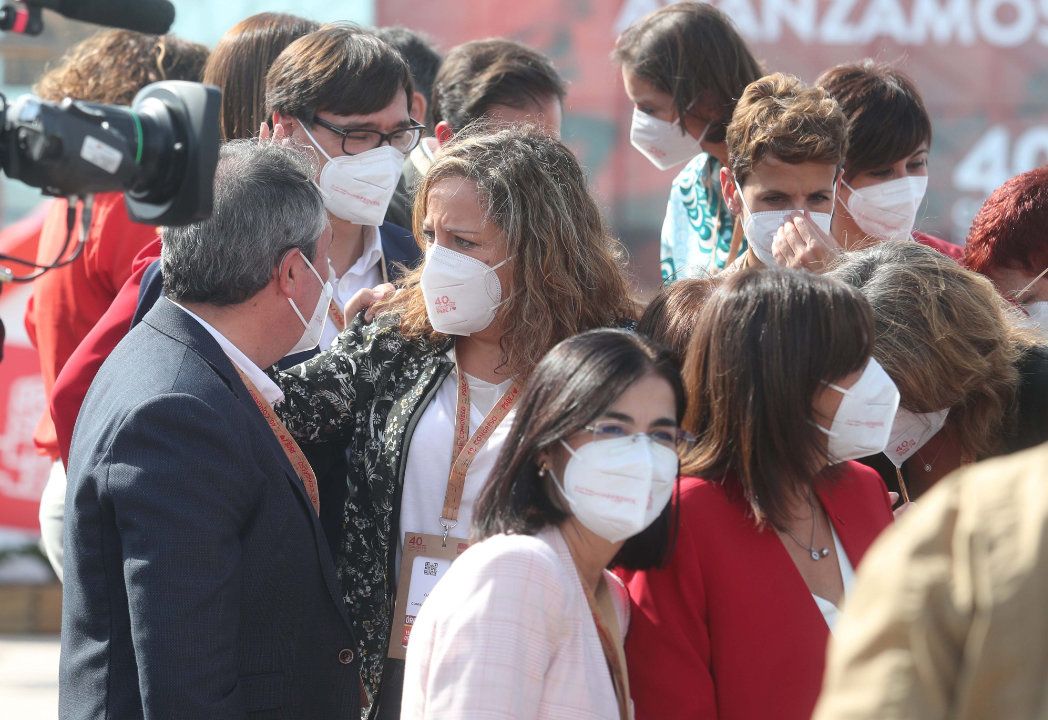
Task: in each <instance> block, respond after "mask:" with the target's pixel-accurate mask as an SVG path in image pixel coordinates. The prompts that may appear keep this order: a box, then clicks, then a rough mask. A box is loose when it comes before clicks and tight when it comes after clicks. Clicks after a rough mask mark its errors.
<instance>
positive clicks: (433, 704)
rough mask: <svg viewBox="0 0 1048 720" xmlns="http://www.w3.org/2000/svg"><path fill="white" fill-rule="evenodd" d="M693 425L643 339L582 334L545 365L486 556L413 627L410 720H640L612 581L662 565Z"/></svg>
mask: <svg viewBox="0 0 1048 720" xmlns="http://www.w3.org/2000/svg"><path fill="white" fill-rule="evenodd" d="M683 409H684V389H683V387H682V385H681V381H680V375H679V373H678V371H677V365H676V363H675V361H674V360H673V359H672V358H671V356H670V355H669V354H668V353H667V352H666V351H664V350H660V349H657V348H656V347H655V346H653V345H651V344H650V343H649V342H648V341H646V340H644V339H642V338H641V336H639V335H636V334H633V333H629V332H626V331H621V330H595V331H591V332H588V333H583V334H582V335H579V336H576V337H574V338H571V339H568V340H565V341H563V342H561V343H560V344H559V345H557V346H556V347H555V348H553V350H552V351H551V352H550V353H549V355H547V356H546V357H545V359H543V360H542V362H540V363H539V364H538V366H537V367H536V368H535V370H534V372H533V373H532V375H531V379H530V380H529V382H528V385H527V387H526V388H525V390H524V394H523V395H522V397H521V399H520V407H519V410H518V413H517V417H516V419H515V420H514V423H513V427H512V428H511V430H510V433H509V436H508V437H507V438H506V440H505V442H504V443H503V448H502V452H501V454H500V455H499V458H498V461H497V462H496V464H495V468H494V470H493V471H492V473H491V477H490V479H489V481H488V484H487V486H486V488H485V490H484V492H483V494H482V495H481V497H480V499H479V501H478V502H477V506H476V509H475V511H474V515H473V540H474V541H475V544H474V545H473V546H472V547H471V548H470V549H469V550H467V551H466V552H465V553H464V554H463V555H462V556H461V557H460V558H459V559H458V560H457V561H456V563H455V565H453V566H452V567H451V568H450V569H449V570H448V572H447V574H446V575H444V576H443V577H442V578H441V579H440V582H439V583H438V584H437V586H436V588H435V589H434V590H433V591H432V592H431V593H430V595H429V597H428V598H427V599H426V601H425V605H424V606H423V607H422V611H421V613H420V614H419V615H418V617H417V618H416V620H415V623H414V626H413V627H412V630H411V645H410V646H409V649H408V662H407V672H406V679H405V684H404V710H403V715H402V717H404V718H472V717H500V718H540V717H582V716H585V717H603V718H613V717H619V718H630V717H632V712H631V703H630V699H629V698H630V692H629V682H628V679H627V677H626V672H625V659H624V657H623V651H622V637H623V635H624V634H625V631H626V625H627V623H628V617H629V616H628V610H627V606H628V600H627V597H626V592H625V588H624V587H623V585H622V583H621V581H619V580H618V579H617V578H616V577H615V576H614V575H612V574H611V573H610V572H608V570H607V567H608V566H609V565H611V564H617V565H620V566H622V567H626V568H633V569H641V568H648V567H653V566H654V565H656V564H658V563H659V561H660V560H661V559H662V556H663V555H664V553H665V552H666V548H667V544H668V542H669V537H670V516H669V509H668V505H667V504H668V502H669V499H670V495H671V494H672V492H673V487H674V485H675V482H676V478H677V465H678V455H677V452H678V450H679V449H681V448H682V447H683V446H684V444H685V441H686V437H687V436H686V435H685V434H684V433H683V432H682V431H681V430H680V428H679V427H678V423H679V421H680V418H681V414H682V412H683ZM580 712H582V713H584V715H580V714H579V713H580Z"/></svg>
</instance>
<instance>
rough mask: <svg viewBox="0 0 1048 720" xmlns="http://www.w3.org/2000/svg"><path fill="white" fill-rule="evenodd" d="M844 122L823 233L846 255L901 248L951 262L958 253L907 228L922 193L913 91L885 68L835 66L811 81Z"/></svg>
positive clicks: (920, 137)
mask: <svg viewBox="0 0 1048 720" xmlns="http://www.w3.org/2000/svg"><path fill="white" fill-rule="evenodd" d="M815 84H816V85H818V86H819V87H822V88H824V89H825V90H826V91H827V92H828V93H829V94H830V96H831V97H833V99H835V100H836V101H837V103H838V104H839V105H840V107H841V110H843V111H844V115H845V117H847V119H848V154H847V156H846V157H845V159H844V179H843V182H841V187H840V189H839V190H838V191H837V207H836V208H835V211H834V215H833V225H832V227H831V230H832V234H833V237H834V238H835V239H836V240H837V242H838V243H840V245H841V247H843V248H844V249H846V250H857V249H860V248H863V247H867V246H868V245H870V244H872V243H875V242H880V241H883V240H908V239H910V238H911V237H912V238H913V239H914V240H916V241H917V242H919V243H921V244H923V245H927V246H928V247H931V248H934V249H935V250H938V251H939V252H941V253H943V254H944V255H949V256H950V257H952V258H954V259H955V260H958V259H960V257H961V248H960V247H959V246H957V245H954V244H953V243H951V242H948V241H946V240H943V239H941V238H937V237H935V236H934V235H929V234H928V233H924V232H919V231H917V230H916V229H915V225H916V224H917V221H918V220H919V217H918V210H919V209H920V206H921V203H922V201H923V200H924V194H925V190H926V189H927V187H928V153H929V151H930V149H931V142H932V123H931V118H930V117H929V116H928V111H927V110H926V109H925V107H924V100H923V99H922V98H921V94H920V92H919V91H918V90H917V86H916V85H914V83H913V81H912V80H910V78H908V77H907V76H906V75H905V74H904V73H902V72H901V71H899V70H898V69H896V68H894V67H892V66H891V65H888V64H885V63H878V62H874V61H873V60H863V61H862V62H858V63H851V64H846V65H838V66H836V67H834V68H831V69H829V70H827V71H826V72H824V73H823V74H822V75H820V76H819V78H818V79H817V80H816V81H815Z"/></svg>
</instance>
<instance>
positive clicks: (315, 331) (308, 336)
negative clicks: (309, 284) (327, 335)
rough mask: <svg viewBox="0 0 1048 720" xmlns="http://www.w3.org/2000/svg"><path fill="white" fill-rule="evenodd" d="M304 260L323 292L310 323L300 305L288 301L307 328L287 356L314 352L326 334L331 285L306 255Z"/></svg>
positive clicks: (289, 299)
mask: <svg viewBox="0 0 1048 720" xmlns="http://www.w3.org/2000/svg"><path fill="white" fill-rule="evenodd" d="M302 259H303V260H304V261H305V263H306V265H308V266H309V269H310V270H311V271H312V272H313V275H315V276H316V278H317V282H319V283H320V284H321V286H322V290H321V291H320V297H319V298H317V306H316V308H314V309H313V315H312V316H310V318H309V321H308V322H307V321H306V318H305V316H304V315H303V314H302V311H301V310H299V309H298V305H296V304H295V301H294V300H292V299H291V298H288V299H287V301H288V302H289V303H290V304H291V309H292V310H294V311H295V314H296V315H298V319H299V320H301V321H302V325H303V327H305V330H304V331H303V332H302V337H300V338H299V339H298V342H297V343H295V346H294V347H293V348H291V349H290V350H288V351H287V355H294V354H295V353H300V352H303V351H305V350H312V349H313V348H315V347H316V346H317V345H319V344H320V336H321V335H322V334H323V333H324V323H325V322H326V321H327V315H328V306H329V305H330V304H331V293H332V289H331V283H330V282H324V280H323V279H321V277H320V273H318V272H317V269H316V268H315V267H313V263H311V262H310V261H309V259H308V258H307V257H306V256H305V255H302ZM287 355H285V357H287Z"/></svg>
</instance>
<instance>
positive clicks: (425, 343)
mask: <svg viewBox="0 0 1048 720" xmlns="http://www.w3.org/2000/svg"><path fill="white" fill-rule="evenodd" d="M415 232H416V234H417V236H418V237H419V238H422V239H424V240H425V251H426V258H425V262H424V264H423V265H422V267H421V268H419V269H417V270H415V271H413V272H411V273H410V274H409V275H408V276H407V277H406V278H405V280H403V281H402V282H401V289H400V291H399V292H398V293H397V294H396V295H394V296H393V297H392V298H390V299H388V300H386V301H385V302H383V303H381V304H380V305H377V306H375V308H374V312H375V318H374V322H372V323H371V324H368V323H367V322H366V320H365V319H364V318H363V317H358V318H357V320H356V321H355V322H353V323H351V324H350V326H349V327H348V328H347V329H346V330H345V332H343V333H342V334H341V335H339V337H338V339H337V340H336V341H335V345H334V346H333V347H332V348H331V349H330V350H328V351H327V352H324V353H321V354H320V355H319V356H318V357H316V358H314V359H312V360H309V361H307V362H306V363H304V364H303V365H301V366H299V367H298V368H296V369H293V370H291V371H290V372H288V373H284V374H282V375H281V376H280V377H279V379H278V383H279V384H280V386H281V388H282V389H283V391H284V402H283V403H281V404H280V405H278V406H277V411H278V412H279V413H280V414H281V416H282V418H283V419H284V421H285V423H286V424H287V427H288V429H289V430H290V431H291V432H292V433H293V434H294V435H295V436H296V438H297V439H298V440H299V441H300V442H303V443H305V444H306V445H307V447H310V446H311V447H313V448H315V447H316V446H317V445H318V444H326V445H328V446H333V447H336V448H338V450H339V451H340V452H341V451H343V450H344V451H345V452H344V456H345V457H346V458H347V459H348V461H349V463H350V469H349V476H348V478H347V479H346V484H347V487H348V488H349V496H348V498H347V499H346V502H345V504H344V506H343V507H341V508H338V509H339V510H341V517H342V518H343V523H342V529H341V533H340V535H339V539H338V542H337V544H336V548H335V552H334V555H335V564H336V569H337V571H338V574H339V577H340V578H341V581H342V586H343V590H344V593H345V598H346V602H347V604H348V607H349V611H350V616H351V618H352V620H353V623H354V630H355V631H356V633H357V638H358V640H359V642H360V647H359V650H360V652H361V653H363V655H364V658H363V667H364V682H365V684H366V685H367V687H368V689H369V691H371V692H377V703H378V705H377V709H376V711H375V712H376V713H377V715H378V716H379V717H398V716H399V712H400V694H401V683H402V678H403V668H404V665H403V660H402V659H401V658H403V653H404V646H405V645H406V644H407V643H406V641H407V637H408V629H409V627H410V621H409V620H408V617H409V614H408V613H407V611H406V610H405V608H409V600H411V599H413V598H414V599H417V598H418V597H419V594H418V592H416V591H415V590H412V588H413V587H414V588H417V587H423V588H424V587H425V583H426V582H427V576H426V575H425V574H424V573H423V575H422V576H421V577H418V578H415V579H414V580H413V579H412V576H411V574H410V572H411V570H412V568H413V567H414V560H413V559H412V558H411V556H410V552H411V551H413V550H415V549H417V548H418V547H419V546H420V545H421V546H427V547H432V546H433V544H434V543H436V544H438V545H440V546H441V549H442V550H445V549H447V548H451V549H454V548H456V547H458V545H459V544H460V543H461V544H466V543H467V542H468V529H469V527H470V521H471V519H472V516H473V509H474V503H475V501H476V498H477V496H478V494H479V492H480V489H481V488H482V487H483V485H484V482H485V481H486V480H487V478H488V475H489V473H490V472H491V468H492V467H493V466H494V463H495V458H496V457H497V455H498V452H499V450H500V448H501V447H502V445H503V443H504V442H505V441H506V437H507V435H508V433H509V428H510V426H511V424H512V422H513V418H514V415H515V413H516V412H517V406H518V398H519V396H520V390H521V388H522V387H523V384H524V383H525V382H526V381H527V379H528V377H529V376H530V375H531V373H532V371H533V370H534V368H535V366H536V364H537V363H538V362H539V360H541V359H542V357H543V356H544V355H545V354H546V353H547V352H548V351H549V350H550V349H551V348H552V347H553V346H554V345H556V344H557V343H558V342H559V341H561V340H563V339H565V338H568V337H571V336H572V335H576V334H578V333H580V332H583V331H585V330H591V329H594V328H600V327H611V326H619V325H621V324H623V322H624V321H627V320H629V319H632V318H633V317H634V308H633V306H632V303H631V302H630V301H629V299H628V296H629V290H628V288H627V285H626V280H625V277H624V275H623V272H622V268H621V266H620V262H619V258H618V247H619V246H618V244H617V243H616V242H615V241H614V240H613V239H612V238H611V236H610V235H609V234H608V231H607V228H606V226H605V224H604V221H603V219H602V217H601V214H600V210H599V209H598V207H597V205H596V203H595V202H594V201H593V199H592V197H591V196H590V195H589V193H588V192H587V189H586V180H585V176H584V174H583V172H582V168H581V167H580V166H579V164H578V161H577V160H576V159H575V156H574V155H573V154H572V152H571V151H570V150H569V149H568V148H567V147H566V146H565V145H563V144H562V143H561V142H560V141H559V140H556V139H555V138H552V137H550V136H548V135H547V134H545V133H544V132H542V131H541V130H535V129H529V128H509V129H504V130H500V131H498V132H496V133H492V134H487V135H485V134H483V133H477V134H471V133H470V132H468V131H465V132H462V133H458V134H457V135H456V137H455V138H454V139H453V140H451V141H449V142H448V143H446V144H445V145H443V146H442V148H441V152H440V154H439V155H438V157H437V158H436V160H435V162H434V163H433V165H432V167H431V168H430V169H429V171H428V172H427V173H426V176H425V178H424V180H423V182H422V185H421V186H420V187H419V190H418V193H417V194H416V198H415ZM321 512H322V513H323V512H325V510H324V499H323V497H321ZM434 538H435V540H434ZM405 558H407V559H405ZM426 562H430V561H426ZM423 568H425V566H424V565H423ZM430 569H431V570H433V572H436V570H435V569H434V568H433V566H432V564H431V566H430ZM405 573H407V574H405ZM434 577H435V576H434V575H429V576H428V578H430V579H432V578H434ZM415 580H418V581H419V582H418V583H416V582H415ZM422 596H424V591H423V592H422ZM401 603H403V605H402V604H401ZM411 615H413V613H412V614H411ZM391 638H392V642H391Z"/></svg>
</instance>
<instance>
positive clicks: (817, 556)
mask: <svg viewBox="0 0 1048 720" xmlns="http://www.w3.org/2000/svg"><path fill="white" fill-rule="evenodd" d="M824 549H825V548H824ZM822 557H823V556H822V555H820V554H819V551H818V550H816V549H815V548H812V551H811V559H812V560H818V559H820V558H822Z"/></svg>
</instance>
